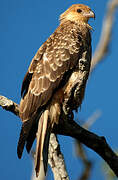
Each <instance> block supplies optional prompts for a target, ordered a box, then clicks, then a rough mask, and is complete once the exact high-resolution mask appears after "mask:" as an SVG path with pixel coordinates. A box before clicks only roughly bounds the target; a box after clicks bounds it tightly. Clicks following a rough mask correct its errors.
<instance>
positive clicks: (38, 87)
mask: <svg viewBox="0 0 118 180" xmlns="http://www.w3.org/2000/svg"><path fill="white" fill-rule="evenodd" d="M90 18H95V14H94V12H93V11H92V10H91V9H90V7H88V6H87V5H84V4H73V5H72V6H71V7H69V8H68V9H67V10H66V11H65V12H64V13H62V14H61V15H60V24H59V26H58V27H57V29H56V30H55V31H54V33H52V35H50V37H49V38H48V39H47V40H46V41H45V42H44V43H43V44H42V46H41V47H40V48H39V49H38V51H37V53H36V55H35V56H34V57H33V59H32V61H31V64H30V66H29V68H28V71H27V73H26V75H25V77H24V80H23V83H22V88H21V101H20V106H19V112H20V113H19V116H20V118H21V120H22V127H21V132H20V137H19V141H18V146H17V155H18V158H21V157H22V153H23V149H24V147H26V150H27V152H28V153H29V152H30V150H31V147H32V145H33V142H34V140H35V138H36V139H37V144H36V159H35V171H36V176H37V177H38V175H39V172H40V166H41V162H43V167H44V171H45V173H46V171H47V164H48V147H49V139H50V134H51V131H52V129H53V126H54V124H58V122H59V117H60V114H61V108H62V107H61V106H62V103H63V101H64V87H66V86H67V84H68V82H69V78H70V77H71V75H72V73H73V71H74V69H75V68H76V66H77V64H78V62H79V60H80V59H81V57H82V54H83V52H84V51H85V50H86V51H87V54H88V56H87V57H88V59H87V61H89V64H90V62H91V30H92V27H91V26H90V25H89V24H88V20H89V19H90ZM87 78H88V75H87ZM68 88H69V87H68ZM68 88H67V87H66V90H67V89H68ZM84 89H85V87H84ZM80 94H82V95H81V102H80V104H81V103H82V100H83V90H82V92H80Z"/></svg>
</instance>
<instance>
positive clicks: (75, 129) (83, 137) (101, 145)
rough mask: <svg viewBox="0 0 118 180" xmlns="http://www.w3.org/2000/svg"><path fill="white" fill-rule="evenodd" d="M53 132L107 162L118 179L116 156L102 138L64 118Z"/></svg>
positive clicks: (117, 160)
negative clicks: (76, 142)
mask: <svg viewBox="0 0 118 180" xmlns="http://www.w3.org/2000/svg"><path fill="white" fill-rule="evenodd" d="M54 132H55V133H58V134H61V135H66V136H71V137H73V138H75V139H77V140H78V141H80V142H81V143H83V144H84V145H86V146H87V147H89V148H90V149H92V150H93V151H95V152H96V153H97V154H99V155H100V156H101V157H102V158H103V159H104V160H105V161H106V162H107V164H108V165H109V166H110V168H111V169H112V170H113V172H114V173H115V175H116V176H117V177H118V156H117V155H116V154H115V153H114V152H113V150H112V149H111V148H110V146H109V145H108V144H107V142H106V140H105V138H104V137H103V136H98V135H96V134H94V133H92V132H90V131H88V130H86V129H84V128H82V127H81V126H79V125H78V124H77V123H76V122H75V121H73V120H72V119H70V120H69V119H68V120H67V118H66V117H65V118H64V119H63V120H61V121H60V123H59V125H58V126H55V129H54Z"/></svg>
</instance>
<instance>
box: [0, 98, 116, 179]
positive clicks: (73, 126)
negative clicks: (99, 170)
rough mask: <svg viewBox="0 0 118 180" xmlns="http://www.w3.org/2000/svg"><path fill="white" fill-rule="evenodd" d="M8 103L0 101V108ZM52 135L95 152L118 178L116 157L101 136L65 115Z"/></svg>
mask: <svg viewBox="0 0 118 180" xmlns="http://www.w3.org/2000/svg"><path fill="white" fill-rule="evenodd" d="M0 97H1V96H0ZM3 99H4V98H3ZM9 101H11V100H8V99H7V101H6V103H5V104H4V103H3V102H2V101H0V106H1V107H3V108H4V106H6V109H7V104H9ZM3 104H4V105H3ZM14 104H15V105H16V107H17V108H18V105H17V104H16V103H14ZM14 109H15V108H14ZM9 111H10V110H9ZM11 112H12V113H14V114H16V112H15V111H14V110H12V111H11ZM71 118H72V117H71ZM54 133H56V134H61V135H65V136H71V137H73V138H75V139H77V140H78V141H80V142H81V143H83V144H84V145H86V146H87V147H89V148H90V149H92V150H93V151H95V152H96V153H97V154H98V155H100V156H101V157H102V158H103V159H104V160H105V161H106V162H107V164H108V165H109V166H110V168H111V169H112V170H113V172H114V173H115V174H116V176H117V177H118V156H117V155H116V154H115V153H114V152H113V150H112V149H111V148H110V146H109V145H108V144H107V142H106V140H105V138H104V137H103V136H102V137H100V136H98V135H96V134H94V133H92V132H90V131H88V130H86V129H84V128H82V127H81V126H79V125H78V124H77V123H76V122H75V121H73V119H69V117H67V116H65V115H64V116H63V120H60V123H59V124H58V126H55V127H54ZM51 166H52V165H51Z"/></svg>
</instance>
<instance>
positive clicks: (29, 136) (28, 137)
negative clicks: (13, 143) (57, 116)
mask: <svg viewBox="0 0 118 180" xmlns="http://www.w3.org/2000/svg"><path fill="white" fill-rule="evenodd" d="M40 116H41V114H40V113H36V114H35V115H34V116H33V117H31V118H29V119H27V120H26V121H25V122H23V124H22V128H21V132H20V137H19V141H18V146H17V154H18V157H19V158H21V157H22V153H23V149H24V146H25V144H26V149H27V152H28V153H29V152H30V149H31V147H32V144H33V141H34V139H35V137H36V132H37V127H38V120H39V118H40Z"/></svg>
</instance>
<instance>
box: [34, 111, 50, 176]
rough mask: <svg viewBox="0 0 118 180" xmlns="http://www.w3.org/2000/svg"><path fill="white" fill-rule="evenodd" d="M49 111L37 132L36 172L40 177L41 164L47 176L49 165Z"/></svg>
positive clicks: (45, 113) (41, 120)
mask: <svg viewBox="0 0 118 180" xmlns="http://www.w3.org/2000/svg"><path fill="white" fill-rule="evenodd" d="M48 119H49V111H48V110H45V111H44V112H43V113H42V115H41V117H40V121H39V124H38V131H37V145H36V160H35V170H36V176H37V177H38V175H39V171H40V167H41V163H43V166H44V171H45V174H46V171H47V164H48V147H49V138H50V128H49V126H48V122H49V121H48Z"/></svg>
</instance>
